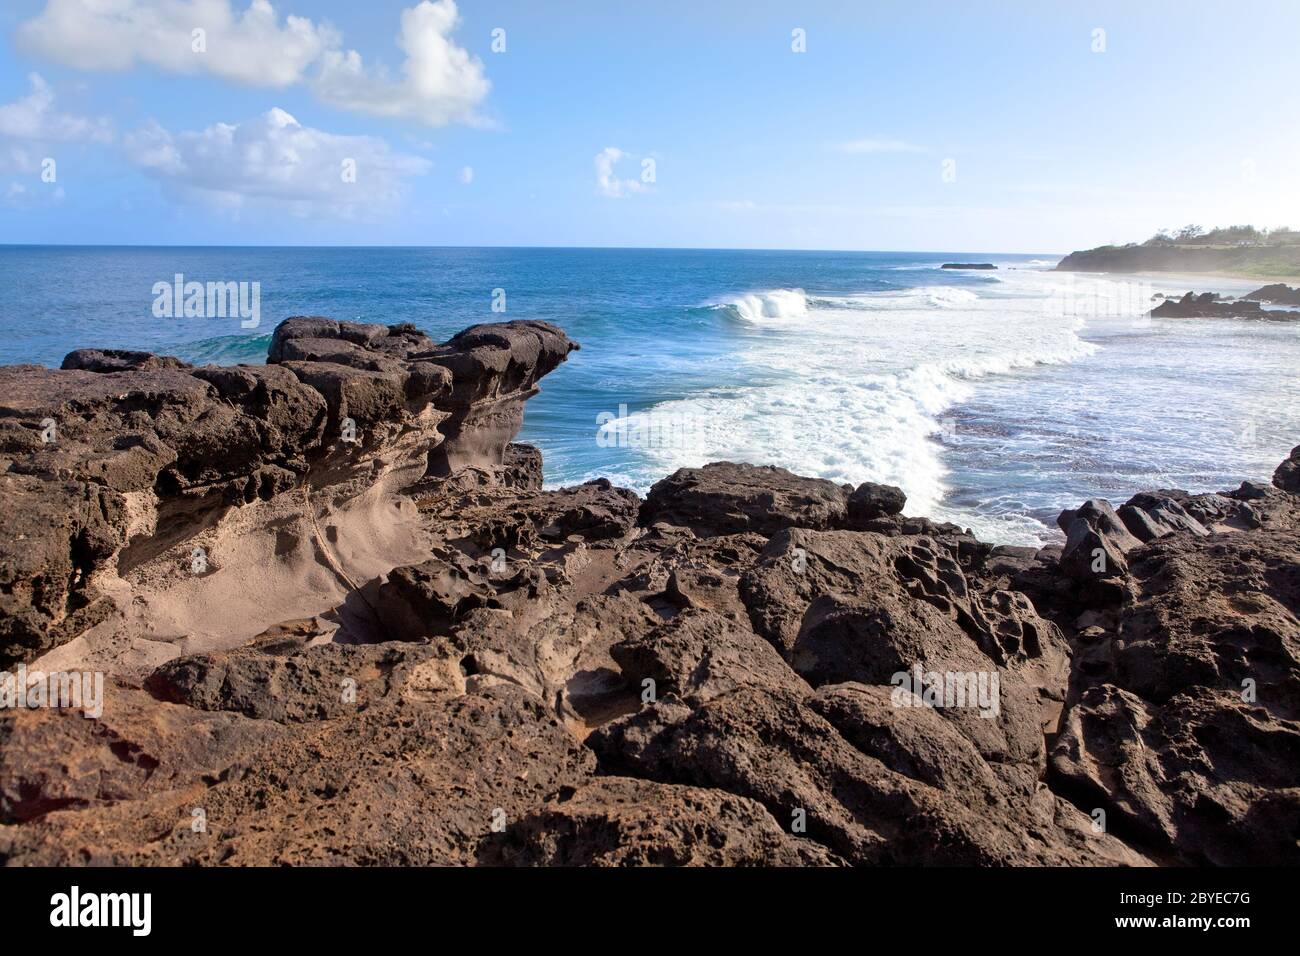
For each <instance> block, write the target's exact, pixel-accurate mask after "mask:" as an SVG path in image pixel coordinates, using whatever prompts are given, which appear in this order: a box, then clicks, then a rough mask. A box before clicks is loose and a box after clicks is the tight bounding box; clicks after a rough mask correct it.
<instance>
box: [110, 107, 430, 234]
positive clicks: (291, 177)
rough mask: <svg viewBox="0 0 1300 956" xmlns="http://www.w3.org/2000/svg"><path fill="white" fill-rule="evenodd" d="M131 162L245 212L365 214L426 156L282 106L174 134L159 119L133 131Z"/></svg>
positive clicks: (384, 203)
mask: <svg viewBox="0 0 1300 956" xmlns="http://www.w3.org/2000/svg"><path fill="white" fill-rule="evenodd" d="M125 148H126V152H127V156H128V158H129V159H130V161H131V162H132V163H133V164H134V165H135V166H136V167H137V168H139V169H140V170H141V171H142V172H144V173H145V174H146V175H149V176H152V177H154V178H155V179H158V180H160V181H161V182H163V183H165V184H166V185H167V186H168V187H170V188H171V189H173V190H175V191H177V192H178V193H179V194H181V195H182V196H184V197H186V198H197V199H201V200H204V201H206V202H208V203H210V204H212V205H214V206H217V207H221V208H227V209H232V210H239V209H243V208H246V207H248V206H250V205H256V206H269V207H273V208H275V209H283V210H287V211H289V212H290V213H292V214H294V215H297V216H303V217H315V216H326V215H335V216H345V217H348V216H363V215H368V214H370V213H372V212H378V211H382V210H383V209H384V208H386V207H392V206H393V205H395V204H396V202H397V201H398V200H399V199H400V198H401V197H402V196H403V195H404V192H405V183H406V180H407V179H408V178H409V177H411V176H416V175H420V174H423V173H425V172H427V171H428V170H429V168H430V166H431V164H430V163H429V161H428V160H426V159H423V158H421V157H419V156H410V155H406V154H402V153H396V152H394V151H393V150H392V149H390V148H389V146H388V144H387V143H385V142H384V141H383V140H381V139H377V138H375V137H373V136H341V135H338V134H334V133H328V132H324V131H322V130H318V129H312V128H311V127H308V126H303V125H302V124H301V123H299V122H298V121H297V120H296V119H294V118H293V117H292V116H290V115H289V114H288V113H286V112H285V111H284V110H281V109H272V110H269V111H268V112H266V113H264V114H262V115H261V116H259V117H257V118H256V119H253V120H249V121H248V122H245V123H239V124H229V123H217V124H215V125H213V126H209V127H208V128H207V129H203V130H193V131H185V132H180V133H172V132H170V131H168V130H166V129H164V128H163V127H162V126H160V125H158V124H157V123H151V124H149V125H147V126H145V127H144V128H143V129H140V130H137V131H135V132H133V133H131V134H129V135H128V136H127V137H126V138H125Z"/></svg>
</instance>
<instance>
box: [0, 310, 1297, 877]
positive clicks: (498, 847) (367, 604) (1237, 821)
mask: <svg viewBox="0 0 1300 956" xmlns="http://www.w3.org/2000/svg"><path fill="white" fill-rule="evenodd" d="M573 348H576V345H574V343H571V342H570V341H569V340H568V339H567V338H566V337H565V335H564V333H563V332H562V331H560V330H559V329H557V328H555V327H553V326H549V325H545V324H543V323H536V322H512V323H505V324H502V325H496V326H479V327H476V328H474V329H470V330H467V331H466V332H463V333H461V334H460V335H458V336H456V337H455V338H453V339H451V340H450V341H449V342H447V343H444V344H436V343H433V342H431V341H430V340H429V339H427V338H426V337H425V336H424V335H423V334H422V333H420V332H418V331H416V330H415V329H414V328H411V327H409V326H397V327H392V328H388V327H383V326H363V325H355V324H352V323H345V322H335V321H333V320H327V319H292V320H289V321H288V322H286V323H284V324H283V325H281V326H280V328H278V329H277V330H276V333H275V336H274V339H273V343H272V346H271V351H270V356H269V358H270V364H268V365H264V366H238V367H235V368H213V367H207V368H195V367H192V366H188V365H186V364H184V363H182V362H179V361H177V360H175V359H169V358H165V357H158V356H152V355H148V354H144V353H130V352H104V351H94V350H83V351H79V352H74V353H72V355H70V356H69V357H68V359H67V360H66V362H65V363H64V368H63V369H61V370H50V369H43V368H36V367H31V366H18V367H12V368H6V369H3V370H0V442H3V446H2V447H3V451H2V452H0V455H2V456H3V457H2V458H0V482H3V487H4V495H5V503H6V507H5V509H4V511H3V516H2V517H0V522H2V523H3V526H2V527H0V549H3V550H0V653H2V654H3V656H4V660H5V662H6V663H7V664H11V665H12V664H17V663H19V662H23V663H25V664H26V665H27V666H28V667H29V668H32V669H33V670H36V669H39V670H42V671H56V670H58V671H81V670H93V671H100V672H103V673H105V674H106V686H105V692H104V699H103V700H102V701H101V703H102V707H100V708H98V710H99V712H98V713H97V714H91V715H89V716H87V714H89V711H87V710H86V708H84V707H83V708H81V709H76V708H51V707H39V708H35V709H30V708H26V707H16V708H13V707H11V708H8V709H5V710H3V711H0V858H3V859H4V860H6V861H7V862H9V863H12V864H26V863H60V864H64V863H67V864H83V863H92V864H94V863H104V864H189V863H197V864H232V865H233V864H279V863H340V864H364V863H389V864H464V865H556V864H558V865H573V864H582V865H587V864H591V865H629V864H631V865H687V864H692V865H792V866H802V865H819V866H820V865H836V866H838V865H861V864H948V863H959V864H983V865H1019V864H1047V865H1095V864H1101V865H1109V864H1132V865H1147V864H1152V863H1159V864H1166V863H1192V864H1200V863H1242V862H1247V863H1251V862H1300V853H1298V851H1297V842H1296V841H1297V836H1298V834H1300V623H1298V616H1300V497H1298V496H1297V491H1300V489H1298V488H1297V482H1296V471H1297V469H1296V461H1297V460H1300V449H1297V451H1296V452H1293V453H1292V456H1291V458H1290V459H1289V461H1288V462H1287V463H1284V464H1283V465H1282V466H1281V467H1280V468H1279V469H1278V472H1277V476H1276V478H1275V481H1274V485H1273V486H1269V487H1265V486H1259V485H1251V484H1243V485H1242V486H1241V487H1240V488H1239V489H1237V490H1235V491H1231V492H1223V493H1221V494H1215V495H1191V494H1187V493H1186V492H1180V491H1156V492H1149V493H1144V494H1139V495H1137V496H1135V497H1134V498H1132V499H1131V500H1130V501H1128V502H1127V503H1125V504H1123V505H1121V506H1120V507H1119V508H1117V509H1116V508H1113V507H1112V506H1111V505H1110V504H1108V503H1106V502H1103V501H1091V502H1087V503H1085V504H1084V505H1083V506H1082V507H1080V508H1078V509H1074V510H1072V511H1069V512H1066V513H1065V514H1063V515H1062V519H1061V525H1062V528H1063V530H1064V532H1065V534H1066V540H1065V544H1064V547H1063V548H1062V547H1060V546H1056V547H1048V548H1043V549H1028V548H1006V547H993V546H991V545H988V544H985V543H983V542H980V541H978V540H977V539H975V538H974V536H973V535H971V534H970V533H969V532H967V531H965V530H963V529H961V528H959V527H956V526H954V525H949V524H940V523H936V522H932V521H929V520H927V519H925V518H921V517H912V516H904V515H903V514H902V510H903V506H904V503H905V501H904V498H903V495H902V493H901V492H900V491H899V490H898V489H896V488H890V487H887V486H881V485H873V484H864V485H862V486H859V487H858V488H856V489H854V488H850V487H847V486H840V485H836V484H834V483H832V482H828V481H822V480H818V479H811V478H804V477H800V476H798V475H795V474H793V473H791V472H789V471H786V470H785V469H782V468H771V467H766V468H764V467H754V466H749V465H741V464H735V463H727V462H722V463H715V464H712V465H708V466H706V467H704V468H699V469H683V470H681V471H679V472H677V473H676V474H674V475H672V476H669V477H668V478H665V479H664V480H663V481H661V482H659V483H658V484H657V485H655V487H654V488H653V489H652V490H651V492H650V494H649V495H648V497H647V498H646V500H645V501H641V500H640V499H639V498H638V497H637V496H636V495H635V494H633V493H632V492H630V491H628V490H626V489H620V488H617V487H614V486H613V485H611V484H610V483H609V482H607V481H595V482H591V483H589V484H585V485H580V486H576V487H572V488H560V489H545V488H543V487H542V483H541V464H542V463H541V456H540V453H539V452H538V451H537V450H536V449H534V448H530V447H528V446H523V445H516V444H511V441H512V439H513V438H514V437H515V435H516V433H517V429H518V427H519V424H520V422H521V420H522V413H523V405H524V402H525V401H526V399H527V398H528V397H529V396H530V395H532V394H534V393H535V391H536V390H537V387H538V380H539V379H540V378H541V377H542V376H543V375H545V374H547V373H548V372H550V371H552V370H553V369H555V368H556V367H557V366H558V365H559V364H560V363H561V362H563V361H564V359H565V357H566V356H567V355H568V353H569V352H570V351H571V350H572V349H573ZM51 423H52V424H53V428H52V430H51ZM200 559H201V560H200Z"/></svg>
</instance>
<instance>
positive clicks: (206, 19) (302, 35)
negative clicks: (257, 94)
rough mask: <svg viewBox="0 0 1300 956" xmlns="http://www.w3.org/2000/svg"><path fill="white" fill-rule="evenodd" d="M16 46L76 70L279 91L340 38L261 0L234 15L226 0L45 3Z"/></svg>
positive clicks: (23, 29) (57, 0)
mask: <svg viewBox="0 0 1300 956" xmlns="http://www.w3.org/2000/svg"><path fill="white" fill-rule="evenodd" d="M197 29H201V30H203V31H205V34H206V35H205V36H204V37H203V38H202V39H203V44H202V46H203V47H204V49H203V50H202V51H196V49H195V45H196V43H195V36H194V31H195V30H197ZM18 41H19V43H20V44H22V45H23V46H24V47H25V48H26V49H27V50H29V51H31V52H33V53H36V54H39V55H41V56H44V57H48V58H49V59H51V60H54V61H56V62H58V63H62V64H64V65H66V66H72V67H76V68H77V69H81V70H112V71H118V70H127V69H130V68H131V67H132V66H134V65H135V63H136V61H140V62H143V63H148V64H150V65H152V66H155V67H157V68H159V69H161V70H165V71H167V72H169V73H204V72H207V73H212V74H214V75H216V76H220V77H223V78H225V79H230V80H235V81H237V82H240V83H245V84H247V85H249V86H269V87H275V88H283V87H286V86H289V85H290V84H293V83H296V82H298V81H300V80H302V79H303V77H304V75H305V72H306V70H307V68H308V67H309V66H311V65H312V64H313V63H314V62H316V60H318V59H319V58H320V56H321V54H322V53H324V52H325V50H326V49H329V48H331V47H336V46H338V44H339V42H340V37H339V34H338V33H337V31H335V30H334V29H333V28H332V27H330V26H328V25H325V24H322V25H320V26H317V25H315V24H314V23H312V21H311V20H308V19H306V18H305V17H295V16H289V17H286V18H285V21H284V23H283V24H281V23H280V17H279V15H278V14H277V13H276V11H275V8H274V7H273V6H271V4H270V3H269V2H268V0H251V2H250V3H249V5H248V8H247V9H245V10H244V11H243V13H242V14H237V13H236V12H235V10H234V9H232V7H231V4H230V0H48V3H47V4H46V6H45V9H44V10H42V11H41V12H40V13H39V14H37V16H35V17H33V18H32V19H30V20H27V21H25V22H23V23H21V24H19V26H18Z"/></svg>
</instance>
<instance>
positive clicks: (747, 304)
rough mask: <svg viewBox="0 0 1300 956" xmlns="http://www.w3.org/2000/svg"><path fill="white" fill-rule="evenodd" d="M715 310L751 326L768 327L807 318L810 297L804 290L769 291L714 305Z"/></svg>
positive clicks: (753, 293)
mask: <svg viewBox="0 0 1300 956" xmlns="http://www.w3.org/2000/svg"><path fill="white" fill-rule="evenodd" d="M713 308H715V309H719V310H721V311H723V312H726V313H728V314H729V315H731V316H732V317H733V318H735V319H738V320H740V321H741V322H745V323H748V324H750V325H766V324H770V323H772V322H782V321H789V320H792V319H803V318H806V317H807V316H808V297H807V296H806V295H804V291H803V289H769V290H767V291H766V292H751V293H749V294H748V295H742V296H737V297H736V298H734V299H727V300H725V301H722V302H717V303H714V304H713Z"/></svg>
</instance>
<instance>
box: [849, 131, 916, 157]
mask: <svg viewBox="0 0 1300 956" xmlns="http://www.w3.org/2000/svg"><path fill="white" fill-rule="evenodd" d="M832 148H833V149H834V150H835V151H836V152H838V153H848V154H849V155H852V156H865V155H871V154H875V153H925V152H929V150H927V149H926V148H925V147H924V146H917V145H916V144H915V143H908V142H906V141H904V140H901V139H885V138H881V137H870V136H869V137H864V138H862V139H850V140H845V141H844V142H842V143H835V144H834V146H833V147H832Z"/></svg>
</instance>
